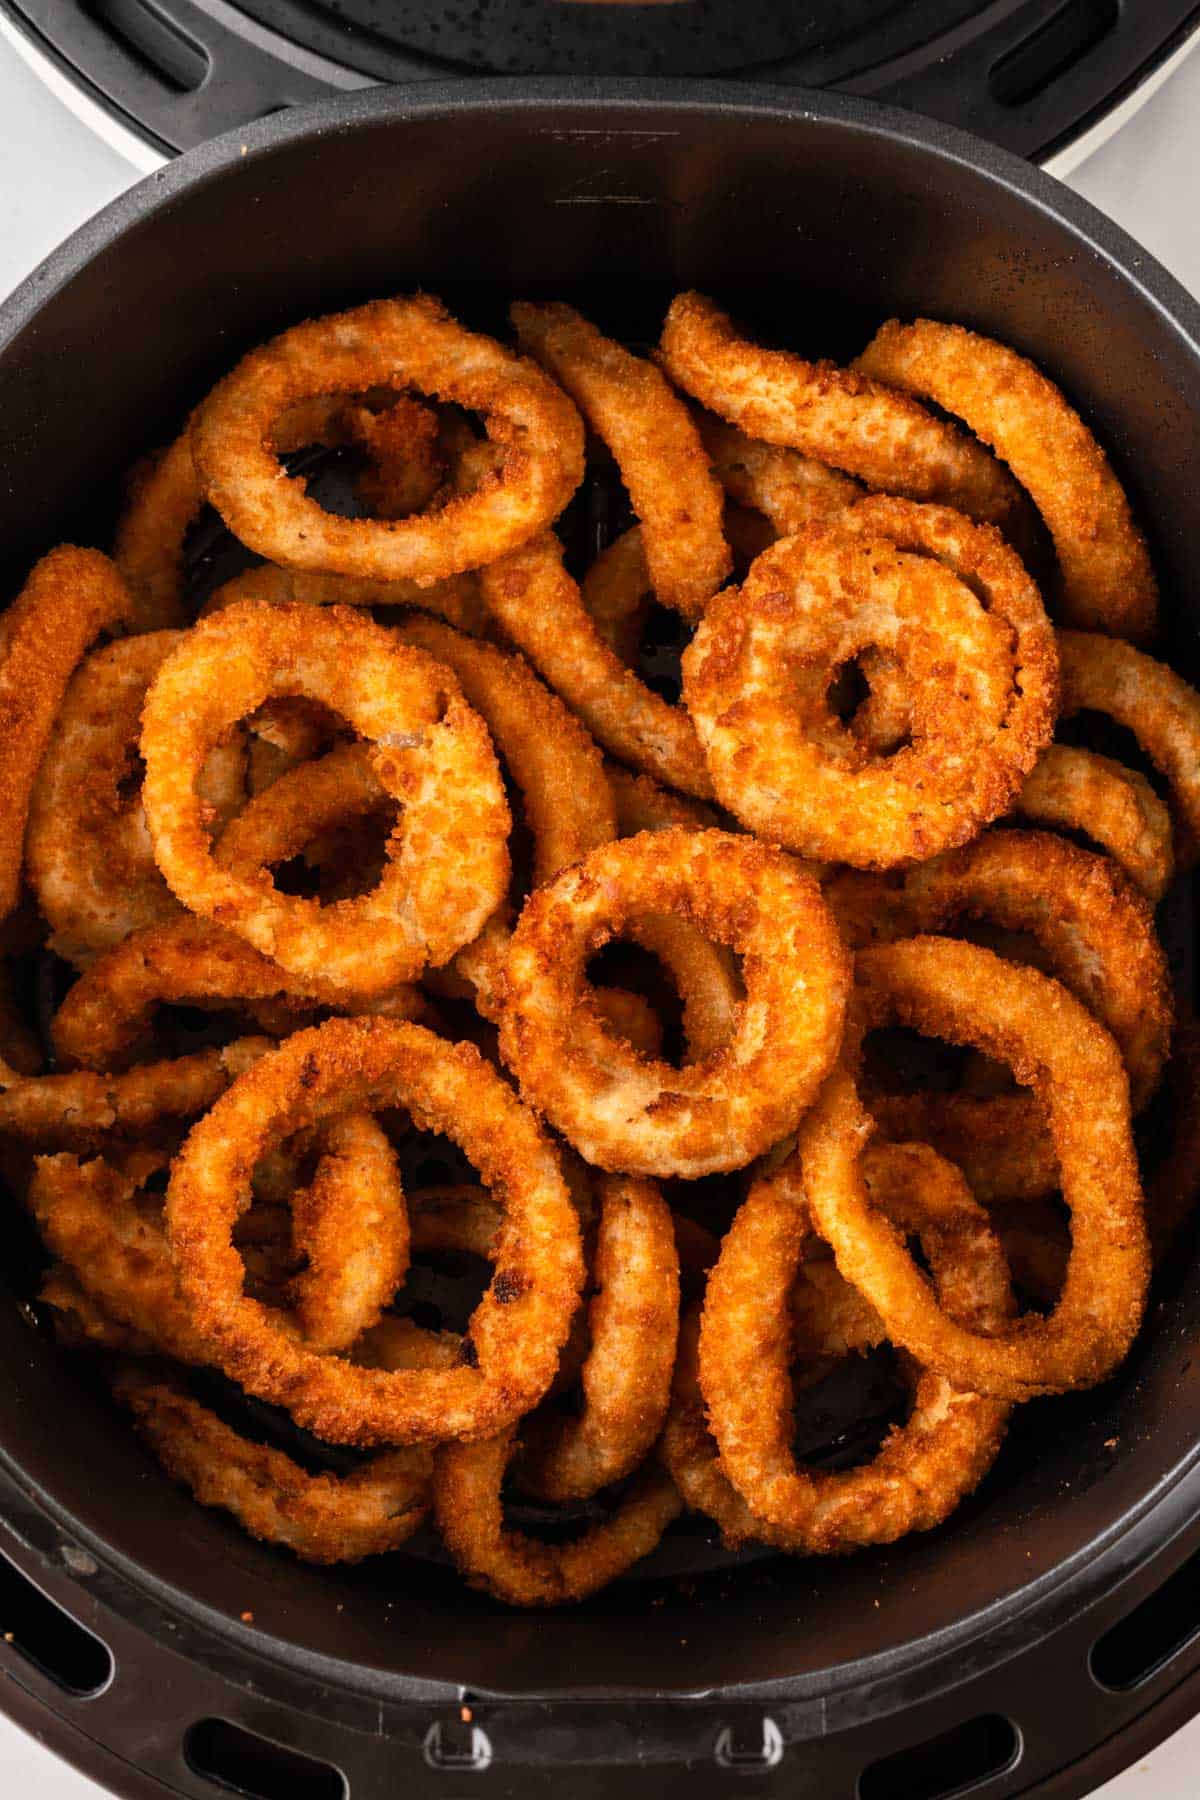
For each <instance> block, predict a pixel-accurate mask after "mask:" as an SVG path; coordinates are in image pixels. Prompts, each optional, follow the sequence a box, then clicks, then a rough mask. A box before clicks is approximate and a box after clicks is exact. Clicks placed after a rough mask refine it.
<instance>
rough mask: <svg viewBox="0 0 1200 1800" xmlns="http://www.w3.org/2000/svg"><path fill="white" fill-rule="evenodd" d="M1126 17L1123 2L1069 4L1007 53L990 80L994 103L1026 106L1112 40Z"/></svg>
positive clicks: (1105, 0) (1071, 0) (1094, 0)
mask: <svg viewBox="0 0 1200 1800" xmlns="http://www.w3.org/2000/svg"><path fill="white" fill-rule="evenodd" d="M1120 16H1121V0H1067V4H1066V5H1065V6H1060V7H1059V8H1058V9H1057V11H1055V12H1053V13H1051V15H1050V17H1049V18H1048V19H1046V20H1044V21H1043V23H1042V24H1041V25H1039V26H1038V28H1037V30H1036V31H1033V32H1030V34H1029V36H1028V37H1027V38H1024V39H1022V41H1021V42H1020V43H1019V44H1014V45H1013V47H1012V49H1011V50H1006V51H1005V53H1004V55H1003V56H1001V57H1000V58H999V59H998V60H997V61H996V62H995V63H993V65H992V68H991V72H990V74H989V75H988V88H989V89H990V91H991V95H992V98H993V100H996V101H998V102H999V103H1000V105H1001V106H1024V105H1025V104H1026V102H1027V101H1029V100H1036V99H1037V97H1038V95H1039V94H1042V93H1045V91H1046V89H1047V88H1048V87H1049V86H1050V85H1051V83H1052V82H1055V81H1057V80H1058V78H1059V76H1060V75H1064V74H1065V73H1066V71H1067V70H1068V69H1069V68H1071V67H1072V65H1073V64H1075V63H1077V62H1079V60H1080V59H1081V58H1082V57H1084V56H1086V55H1087V53H1088V51H1089V50H1091V49H1093V48H1094V47H1095V45H1097V44H1098V43H1099V42H1100V40H1101V38H1104V37H1107V36H1108V33H1109V32H1110V31H1111V30H1112V28H1113V26H1114V25H1115V24H1117V22H1118V20H1119V18H1120Z"/></svg>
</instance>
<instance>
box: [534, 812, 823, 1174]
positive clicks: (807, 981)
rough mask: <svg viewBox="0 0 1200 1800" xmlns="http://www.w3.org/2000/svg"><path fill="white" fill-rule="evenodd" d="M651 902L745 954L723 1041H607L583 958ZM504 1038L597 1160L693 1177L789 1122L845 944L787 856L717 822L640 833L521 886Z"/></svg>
mask: <svg viewBox="0 0 1200 1800" xmlns="http://www.w3.org/2000/svg"><path fill="white" fill-rule="evenodd" d="M646 913H649V914H660V913H678V914H680V915H681V916H683V917H685V918H686V919H688V921H689V922H690V923H692V924H694V925H695V926H696V927H698V929H700V930H701V931H703V932H704V933H705V934H706V935H707V936H709V937H711V938H714V939H716V941H717V942H718V943H723V944H727V945H729V946H730V948H731V949H733V950H735V951H737V952H738V953H739V954H740V955H741V956H742V958H743V972H744V977H745V982H746V1000H745V1004H744V1005H743V1006H742V1008H741V1010H740V1012H739V1013H738V1015H737V1029H736V1031H735V1032H734V1035H733V1036H732V1038H731V1039H730V1040H729V1042H728V1043H727V1044H726V1045H725V1046H724V1047H723V1048H721V1049H719V1050H717V1051H716V1052H714V1054H713V1055H711V1056H709V1057H708V1058H707V1060H706V1061H704V1062H703V1063H699V1064H696V1065H694V1066H692V1067H690V1068H685V1069H674V1068H672V1067H671V1066H670V1065H669V1064H667V1063H661V1062H650V1061H647V1060H646V1059H644V1058H640V1057H637V1056H636V1055H634V1054H632V1053H631V1052H630V1051H629V1050H628V1049H627V1048H626V1047H623V1046H621V1045H619V1044H617V1043H615V1042H614V1041H612V1040H605V1039H604V1036H603V1034H602V1032H601V1031H600V1030H599V1028H598V1022H597V1021H596V1020H595V1015H594V1013H591V1012H590V1009H589V1007H588V1004H587V998H586V996H587V985H588V984H587V982H586V977H585V970H586V966H587V961H588V957H589V956H590V955H591V954H592V953H593V951H595V950H596V949H597V948H599V947H600V945H602V944H603V943H605V942H607V941H608V940H609V939H610V938H612V937H615V936H620V935H621V934H622V933H623V932H624V931H626V929H627V928H628V926H629V925H630V924H632V923H635V922H636V920H637V919H638V917H639V916H642V915H644V914H646ZM506 981H507V999H506V1004H505V1010H504V1014H503V1019H502V1022H501V1033H500V1049H501V1054H502V1056H503V1057H504V1059H505V1061H506V1063H507V1064H508V1066H509V1067H510V1068H511V1069H512V1070H513V1071H514V1073H515V1074H516V1075H517V1077H518V1080H519V1081H520V1084H521V1091H522V1093H523V1094H524V1096H525V1098H526V1099H527V1100H528V1101H529V1102H530V1104H532V1105H534V1106H536V1107H537V1108H538V1109H539V1111H542V1112H544V1113H545V1115H546V1117H547V1118H548V1119H549V1120H550V1121H551V1123H552V1124H553V1125H554V1126H555V1127H556V1128H557V1129H558V1130H559V1131H561V1132H562V1134H563V1135H564V1137H566V1138H567V1139H568V1141H569V1142H571V1143H573V1144H574V1145H575V1147H576V1149H578V1150H579V1151H580V1152H581V1153H582V1154H583V1155H584V1156H585V1157H586V1158H587V1160H588V1161H589V1162H591V1163H594V1164H595V1165H596V1166H598V1167H600V1168H608V1169H613V1170H624V1171H625V1172H627V1173H631V1174H649V1175H683V1176H687V1177H695V1176H699V1175H704V1174H709V1173H711V1172H713V1171H714V1170H718V1169H733V1168H740V1167H742V1166H743V1165H744V1164H745V1163H747V1162H749V1161H750V1160H751V1158H752V1157H754V1156H756V1155H758V1154H759V1153H760V1152H761V1151H763V1150H766V1149H767V1148H768V1147H769V1146H770V1145H771V1144H773V1143H775V1142H776V1141H777V1140H778V1139H779V1138H781V1137H783V1136H784V1135H785V1134H786V1133H787V1132H788V1131H790V1130H792V1129H793V1128H794V1126H795V1124H796V1122H797V1120H798V1119H799V1117H800V1115H801V1114H802V1112H803V1111H804V1109H805V1107H806V1106H807V1105H808V1104H809V1103H810V1101H811V1099H812V1096H813V1094H814V1092H815V1090H816V1085H817V1084H818V1083H819V1082H820V1081H821V1079H822V1078H823V1076H824V1074H825V1072H826V1071H827V1069H828V1068H829V1066H830V1062H831V1059H832V1057H833V1056H834V1055H835V1054H836V1050H837V1043H838V1039H839V1036H840V1032H841V1020H842V1008H843V1004H844V998H845V994H846V990H847V968H846V957H845V952H844V950H843V948H842V944H841V940H840V938H839V937H838V934H837V931H836V929H835V928H834V926H833V922H832V920H831V918H830V916H829V914H828V912H827V911H826V909H825V906H824V903H823V901H822V899H821V896H820V890H819V889H818V887H817V885H816V883H815V882H814V881H813V880H812V879H811V877H809V876H808V875H806V874H805V873H804V872H803V871H802V870H801V869H800V868H799V867H798V866H797V864H796V863H795V862H793V860H792V859H791V858H790V857H787V856H784V855H783V854H781V853H780V852H778V851H772V850H770V849H768V848H767V847H766V846H764V845H761V844H755V843H753V842H751V841H750V840H749V839H746V838H741V837H732V836H730V835H728V834H726V833H723V832H715V831H708V832H693V831H681V830H679V829H674V830H669V831H662V832H643V833H641V834H640V835H639V836H638V837H636V838H627V839H624V840H622V841H621V842H619V843H616V844H609V845H605V846H603V847H602V848H601V849H599V850H594V851H593V852H592V854H591V855H590V856H589V857H587V858H585V860H584V861H583V862H582V863H580V864H579V865H578V866H577V867H576V868H574V869H569V870H567V871H566V872H565V874H563V875H561V876H560V877H559V878H558V880H557V881H555V882H553V883H552V884H551V885H550V886H549V887H545V888H542V889H540V890H539V891H538V892H537V893H535V894H534V895H532V897H531V898H530V900H529V902H528V904H527V906H526V908H525V911H524V912H523V914H522V915H521V918H520V920H519V922H518V924H517V927H516V930H515V931H514V933H513V940H512V948H511V950H510V952H509V958H508V965H507V971H506Z"/></svg>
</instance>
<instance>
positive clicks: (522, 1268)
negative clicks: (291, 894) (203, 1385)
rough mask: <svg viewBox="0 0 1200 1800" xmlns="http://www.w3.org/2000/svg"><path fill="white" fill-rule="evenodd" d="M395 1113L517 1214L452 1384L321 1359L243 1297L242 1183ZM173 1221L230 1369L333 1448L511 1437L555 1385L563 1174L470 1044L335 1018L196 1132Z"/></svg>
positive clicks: (174, 1199) (176, 1251) (567, 1306)
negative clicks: (337, 1124) (473, 1169)
mask: <svg viewBox="0 0 1200 1800" xmlns="http://www.w3.org/2000/svg"><path fill="white" fill-rule="evenodd" d="M380 1106H402V1107H404V1108H405V1109H406V1110H407V1111H408V1112H409V1113H410V1114H411V1115H412V1117H413V1118H414V1120H415V1121H417V1122H418V1123H420V1124H421V1125H422V1126H423V1127H424V1128H429V1129H439V1130H443V1131H445V1132H447V1133H448V1134H449V1135H450V1136H451V1137H452V1138H453V1139H454V1140H455V1141H456V1142H457V1143H459V1144H460V1145H461V1147H462V1149H463V1150H464V1152H465V1153H466V1154H467V1155H468V1156H469V1157H470V1158H471V1160H472V1161H473V1162H474V1163H475V1164H476V1166H477V1167H478V1169H479V1171H480V1174H481V1176H482V1178H483V1180H484V1182H485V1184H486V1185H488V1186H489V1187H492V1188H494V1190H495V1191H496V1192H497V1194H498V1195H501V1196H503V1197H504V1199H505V1203H506V1204H505V1223H504V1229H503V1232H502V1235H501V1239H500V1242H499V1244H498V1245H497V1250H496V1270H495V1274H494V1276H493V1279H492V1284H491V1286H490V1288H489V1289H488V1292H487V1293H486V1294H485V1296H484V1298H483V1300H482V1301H481V1302H480V1305H479V1306H478V1308H477V1309H476V1311H475V1313H474V1315H473V1317H472V1320H471V1325H470V1331H469V1338H468V1340H466V1341H464V1361H463V1362H462V1364H461V1365H460V1366H459V1367H457V1368H454V1369H448V1370H440V1371H435V1372H433V1373H431V1374H421V1375H419V1376H414V1375H412V1374H411V1373H405V1372H402V1371H399V1372H388V1371H372V1370H365V1369H360V1368H355V1367H353V1366H351V1365H348V1364H345V1363H342V1362H340V1361H338V1360H337V1359H336V1358H332V1357H328V1356H322V1355H318V1354H315V1353H314V1352H313V1351H311V1350H309V1349H307V1348H306V1347H305V1346H304V1345H303V1344H302V1343H301V1342H300V1341H299V1340H298V1338H297V1337H296V1336H295V1335H293V1333H292V1332H291V1331H290V1329H289V1328H288V1326H287V1323H286V1321H284V1322H281V1321H280V1320H278V1319H276V1318H272V1317H271V1316H270V1315H269V1314H268V1313H267V1311H266V1310H265V1309H264V1308H263V1307H262V1306H260V1305H258V1304H257V1303H256V1302H254V1301H252V1300H250V1299H248V1298H246V1297H245V1296H244V1295H243V1294H242V1292H241V1279H240V1272H239V1263H238V1257H237V1253H236V1251H235V1250H234V1248H233V1246H232V1244H231V1242H230V1232H231V1229H232V1226H233V1222H234V1220H235V1218H236V1216H237V1213H238V1210H239V1207H240V1205H241V1204H242V1201H243V1198H244V1194H245V1188H246V1175H245V1171H246V1170H247V1169H248V1168H252V1167H253V1165H254V1163H255V1161H256V1160H257V1159H258V1157H259V1156H260V1155H261V1154H262V1153H263V1151H264V1150H265V1149H266V1148H267V1147H269V1145H270V1144H271V1142H272V1141H278V1140H279V1139H281V1138H282V1137H284V1136H286V1135H290V1134H291V1133H292V1132H294V1131H296V1130H299V1129H304V1128H306V1127H307V1126H309V1125H312V1124H316V1123H318V1122H320V1121H321V1120H323V1119H325V1118H328V1117H330V1116H333V1115H335V1114H337V1113H340V1112H344V1111H348V1110H350V1109H351V1108H355V1109H360V1108H361V1109H363V1110H367V1111H372V1110H375V1109H377V1108H378V1107H380ZM166 1210H167V1224H168V1232H169V1236H170V1241H171V1248H172V1253H173V1255H174V1257H175V1260H176V1264H177V1266H178V1269H179V1275H180V1282H181V1285H182V1287H183V1290H184V1294H185V1297H186V1299H187V1300H188V1302H189V1303H190V1306H191V1309H192V1313H193V1316H194V1318H195V1320H196V1323H197V1326H198V1328H199V1329H200V1331H201V1332H202V1333H203V1335H204V1336H205V1339H206V1341H207V1342H208V1343H209V1344H210V1346H211V1351H212V1354H213V1357H214V1359H215V1360H216V1361H217V1363H218V1364H219V1366H220V1367H221V1368H222V1369H224V1371H225V1373H226V1374H227V1375H229V1376H231V1378H232V1379H234V1380H238V1381H241V1383H242V1385H243V1386H244V1387H245V1388H247V1390H248V1391H249V1392H251V1393H254V1394H258V1395H259V1396H260V1397H261V1398H263V1399H266V1400H274V1401H277V1402H278V1403H279V1404H281V1405H285V1406H287V1407H288V1409H289V1411H290V1412H291V1413H292V1415H293V1417H294V1418H295V1419H296V1420H297V1422H298V1423H300V1424H302V1425H305V1426H306V1427H308V1428H309V1429H310V1430H313V1431H316V1432H317V1433H318V1434H319V1435H320V1436H322V1437H325V1438H328V1439H329V1440H330V1441H331V1442H334V1443H357V1444H372V1443H393V1444H395V1443H415V1442H433V1441H435V1440H438V1439H443V1438H452V1437H454V1438H457V1437H483V1436H489V1435H491V1434H492V1433H494V1432H495V1431H497V1430H502V1429H503V1428H504V1426H505V1425H507V1424H508V1423H509V1422H511V1421H512V1420H514V1419H515V1418H517V1417H518V1416H519V1415H520V1414H521V1413H523V1412H525V1411H527V1410H528V1408H529V1407H530V1406H532V1405H533V1404H534V1402H535V1401H537V1400H538V1399H540V1398H541V1396H542V1394H543V1393H544V1392H545V1390H546V1388H547V1387H548V1386H549V1384H550V1381H551V1380H552V1378H553V1375H554V1369H555V1366H556V1364H557V1362H558V1352H559V1349H560V1348H561V1346H562V1344H563V1343H564V1341H565V1339H566V1336H567V1329H568V1325H569V1322H570V1317H571V1313H572V1311H573V1310H574V1307H575V1303H576V1299H577V1296H578V1292H579V1286H580V1283H581V1281H582V1276H583V1267H582V1256H581V1252H580V1246H579V1228H578V1225H577V1223H576V1219H575V1213H574V1209H573V1208H572V1206H571V1202H570V1199H569V1198H568V1195H567V1190H566V1187H565V1186H564V1183H563V1179H562V1175H561V1173H560V1171H559V1167H558V1162H557V1159H556V1157H555V1154H554V1152H553V1150H552V1149H551V1147H550V1145H549V1144H548V1143H547V1141H546V1140H545V1138H543V1136H542V1135H541V1133H540V1132H539V1131H538V1129H537V1127H536V1125H535V1124H534V1121H533V1119H532V1118H531V1117H530V1115H529V1114H528V1113H527V1112H526V1111H525V1110H524V1108H523V1107H521V1106H520V1105H519V1104H518V1102H517V1100H516V1098H515V1096H514V1095H513V1094H512V1092H511V1090H510V1089H509V1088H508V1087H507V1086H506V1084H505V1083H504V1082H503V1081H502V1080H501V1079H500V1078H499V1077H498V1076H497V1075H495V1074H494V1073H493V1072H492V1070H491V1069H490V1068H489V1067H488V1065H487V1064H486V1063H485V1062H484V1060H483V1058H482V1057H481V1056H480V1055H479V1053H478V1051H476V1050H474V1049H473V1048H472V1047H471V1046H470V1045H468V1044H454V1045H451V1044H447V1043H445V1042H444V1041H443V1040H441V1039H439V1038H436V1037H434V1036H433V1034H432V1033H431V1032H428V1031H425V1030H424V1029H423V1028H422V1027H420V1026H417V1025H406V1024H395V1023H392V1022H391V1021H385V1020H382V1019H371V1018H362V1019H330V1020H328V1021H327V1023H326V1024H324V1025H322V1026H319V1027H318V1028H317V1029H315V1030H311V1031H301V1032H297V1033H296V1034H295V1036H293V1037H291V1038H289V1039H288V1041H287V1042H286V1043H285V1044H283V1045H281V1046H280V1047H279V1048H278V1049H277V1050H275V1051H274V1052H273V1053H272V1054H271V1055H269V1056H267V1057H265V1058H264V1059H263V1060H262V1062H261V1063H260V1064H259V1065H257V1066H256V1067H255V1068H254V1069H251V1070H250V1071H248V1073H247V1074H246V1075H245V1076H244V1077H243V1078H242V1080H241V1081H239V1082H238V1083H237V1084H236V1086H235V1087H234V1088H232V1089H230V1090H229V1093H228V1095H226V1096H223V1097H222V1099H221V1100H220V1101H218V1102H217V1104H216V1105H215V1106H214V1107H213V1108H212V1110H211V1111H210V1112H209V1113H208V1114H207V1115H206V1116H205V1118H203V1119H202V1120H200V1122H199V1123H198V1124H197V1125H196V1126H195V1127H194V1128H193V1130H192V1132H191V1135H190V1136H189V1138H188V1140H187V1143H186V1144H185V1145H184V1147H183V1150H182V1151H181V1152H180V1155H179V1157H178V1158H177V1159H176V1162H175V1165H174V1171H173V1174H172V1177H171V1185H170V1188H169V1189H168V1193H167V1209H166Z"/></svg>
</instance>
